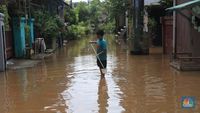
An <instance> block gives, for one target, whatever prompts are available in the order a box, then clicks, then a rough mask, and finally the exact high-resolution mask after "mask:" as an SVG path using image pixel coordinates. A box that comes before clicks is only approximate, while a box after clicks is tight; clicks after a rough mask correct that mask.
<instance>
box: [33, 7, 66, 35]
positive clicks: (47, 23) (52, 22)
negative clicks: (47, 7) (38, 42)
mask: <svg viewBox="0 0 200 113" xmlns="http://www.w3.org/2000/svg"><path fill="white" fill-rule="evenodd" d="M34 17H35V19H36V21H35V25H36V29H37V31H38V32H39V33H40V36H41V37H45V38H48V37H50V38H55V37H57V36H58V34H59V32H60V31H61V29H62V28H63V27H64V24H63V22H61V20H60V19H59V17H57V16H54V15H50V14H49V13H48V12H42V11H37V12H36V13H35V14H34Z"/></svg>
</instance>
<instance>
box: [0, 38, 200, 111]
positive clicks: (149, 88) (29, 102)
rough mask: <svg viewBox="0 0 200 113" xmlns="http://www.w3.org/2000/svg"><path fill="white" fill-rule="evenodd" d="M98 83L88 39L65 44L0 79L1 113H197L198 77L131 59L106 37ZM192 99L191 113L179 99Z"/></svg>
mask: <svg viewBox="0 0 200 113" xmlns="http://www.w3.org/2000/svg"><path fill="white" fill-rule="evenodd" d="M106 37H107V39H106V40H107V42H108V50H109V51H108V66H107V74H106V76H105V79H100V73H99V69H98V67H97V66H96V58H95V55H94V53H93V52H92V49H91V47H90V45H89V44H88V42H89V41H90V39H91V38H92V37H90V38H83V39H81V40H79V41H78V40H77V41H73V42H70V43H68V44H67V45H66V46H65V47H63V48H61V49H59V50H57V51H56V52H55V53H54V54H53V55H52V56H50V57H48V58H45V59H44V60H42V61H41V62H40V63H39V64H37V65H36V66H34V67H29V68H18V69H15V70H7V71H6V72H1V73H0V113H199V112H200V108H199V106H200V105H199V101H198V100H199V98H200V91H199V83H200V76H199V72H195V71H192V72H180V71H177V70H176V69H174V68H171V67H170V66H169V58H168V56H165V55H161V54H151V55H145V56H143V55H141V56H132V55H130V54H129V52H128V50H127V49H126V47H124V46H123V45H118V44H116V43H115V41H114V37H113V36H112V35H107V36H106ZM182 96H194V97H195V98H196V106H195V108H194V109H187V110H185V109H182V107H181V97H182Z"/></svg>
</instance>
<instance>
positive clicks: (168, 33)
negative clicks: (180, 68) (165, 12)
mask: <svg viewBox="0 0 200 113" xmlns="http://www.w3.org/2000/svg"><path fill="white" fill-rule="evenodd" d="M162 30H163V32H162V37H163V52H164V54H171V53H172V50H173V17H172V16H166V17H163V18H162Z"/></svg>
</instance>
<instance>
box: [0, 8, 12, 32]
mask: <svg viewBox="0 0 200 113" xmlns="http://www.w3.org/2000/svg"><path fill="white" fill-rule="evenodd" d="M0 13H3V14H4V23H5V29H6V31H7V30H9V18H10V17H9V15H8V10H7V6H6V5H0Z"/></svg>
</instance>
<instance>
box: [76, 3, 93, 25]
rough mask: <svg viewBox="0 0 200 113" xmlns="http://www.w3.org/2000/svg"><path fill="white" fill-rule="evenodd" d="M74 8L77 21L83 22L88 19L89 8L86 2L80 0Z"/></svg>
mask: <svg viewBox="0 0 200 113" xmlns="http://www.w3.org/2000/svg"><path fill="white" fill-rule="evenodd" d="M74 10H75V12H76V15H77V18H78V21H79V22H85V21H87V20H88V19H89V9H88V4H87V3H85V2H80V3H79V4H78V6H77V7H76V8H75V9H74Z"/></svg>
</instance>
